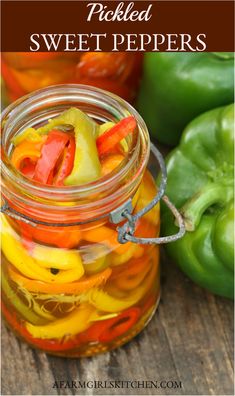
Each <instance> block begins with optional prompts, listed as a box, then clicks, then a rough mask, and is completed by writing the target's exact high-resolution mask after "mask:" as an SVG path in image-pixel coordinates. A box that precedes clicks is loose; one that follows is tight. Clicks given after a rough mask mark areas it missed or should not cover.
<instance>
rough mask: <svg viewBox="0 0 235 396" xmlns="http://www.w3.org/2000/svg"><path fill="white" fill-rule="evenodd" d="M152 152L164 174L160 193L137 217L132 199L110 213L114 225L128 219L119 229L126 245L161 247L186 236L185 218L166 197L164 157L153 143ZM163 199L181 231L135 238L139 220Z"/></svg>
mask: <svg viewBox="0 0 235 396" xmlns="http://www.w3.org/2000/svg"><path fill="white" fill-rule="evenodd" d="M151 152H152V153H153V155H154V156H155V158H156V159H157V161H158V163H159V166H160V169H161V173H162V178H161V182H160V186H159V189H158V193H157V195H156V196H155V197H154V199H153V200H152V201H151V202H150V203H149V204H148V205H147V206H146V207H145V208H143V209H141V210H140V211H139V212H138V213H136V214H135V215H132V212H133V207H132V203H131V199H129V200H128V201H126V202H125V203H124V204H123V205H122V206H119V207H118V208H117V209H115V210H113V211H112V212H111V213H110V216H109V219H110V221H111V223H113V224H118V223H120V222H121V221H123V220H124V219H127V222H126V223H124V224H123V225H122V226H121V227H118V228H117V231H118V242H119V243H122V244H124V243H126V242H133V243H138V244H144V245H146V244H154V243H155V244H158V245H159V244H164V243H169V242H174V241H176V240H177V239H180V238H182V237H183V236H184V234H185V224H184V220H183V217H182V216H181V214H180V212H179V211H178V210H177V209H176V207H175V206H174V205H173V203H172V202H171V201H170V200H169V198H168V197H167V196H166V195H165V190H166V184H167V170H166V165H165V161H164V159H163V156H162V154H161V153H160V151H159V150H158V149H157V148H156V147H155V146H154V144H153V143H151ZM161 199H162V200H163V201H164V202H165V204H166V205H167V206H168V208H169V209H170V211H171V212H172V213H173V215H174V217H175V219H176V223H177V226H178V227H179V231H178V232H177V233H176V234H174V235H169V236H166V237H160V238H140V237H135V236H134V233H135V228H136V222H137V220H139V219H140V218H141V217H142V216H144V215H145V214H146V213H147V212H149V211H150V210H151V209H152V208H153V207H154V206H155V205H157V203H158V202H159V201H160V200H161Z"/></svg>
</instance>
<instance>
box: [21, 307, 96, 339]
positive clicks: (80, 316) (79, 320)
mask: <svg viewBox="0 0 235 396" xmlns="http://www.w3.org/2000/svg"><path fill="white" fill-rule="evenodd" d="M93 313H94V308H93V307H92V306H90V305H88V304H82V305H80V307H79V308H78V309H76V310H75V311H73V312H72V313H71V314H69V315H67V316H66V317H64V318H62V319H58V320H55V321H54V322H51V323H49V324H46V325H43V326H35V325H33V324H31V323H28V322H26V325H25V326H26V329H27V330H28V332H29V333H30V334H31V335H32V336H33V337H34V338H42V339H51V338H62V337H66V336H74V335H76V334H79V333H81V332H82V331H85V330H86V329H87V328H88V327H89V325H90V320H89V318H90V317H91V315H92V314H93Z"/></svg>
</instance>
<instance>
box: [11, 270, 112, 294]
mask: <svg viewBox="0 0 235 396" xmlns="http://www.w3.org/2000/svg"><path fill="white" fill-rule="evenodd" d="M8 271H9V275H10V278H11V279H12V280H13V281H14V282H15V283H17V285H19V286H22V287H24V288H25V289H27V290H28V291H31V292H35V293H49V294H58V293H66V294H80V293H83V292H86V291H87V290H90V289H92V288H93V287H98V286H100V285H102V284H104V283H106V281H107V279H108V278H109V277H110V275H111V273H112V270H111V269H110V268H106V269H105V270H104V271H103V272H100V273H98V274H95V275H93V276H89V277H87V278H84V279H83V280H80V281H78V282H70V283H64V284H58V283H53V284H52V283H46V282H41V281H37V280H32V279H29V278H25V277H24V276H22V275H20V274H19V273H18V272H16V271H14V270H13V269H11V268H9V269H8Z"/></svg>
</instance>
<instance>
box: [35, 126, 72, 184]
mask: <svg viewBox="0 0 235 396" xmlns="http://www.w3.org/2000/svg"><path fill="white" fill-rule="evenodd" d="M68 141H69V136H68V134H66V133H64V132H61V131H58V130H56V129H53V130H52V131H51V132H50V133H49V134H48V137H47V140H46V142H45V143H44V145H43V147H42V150H41V157H40V158H39V160H38V162H37V165H36V167H35V172H34V177H33V180H35V181H38V182H40V183H44V184H49V183H51V182H52V180H53V173H54V169H55V167H56V164H57V162H58V160H59V159H60V157H61V155H62V154H63V151H64V149H65V147H66V145H67V143H68Z"/></svg>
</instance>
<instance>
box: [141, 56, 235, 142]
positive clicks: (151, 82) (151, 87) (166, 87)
mask: <svg viewBox="0 0 235 396" xmlns="http://www.w3.org/2000/svg"><path fill="white" fill-rule="evenodd" d="M233 87H234V54H233V53H230V52H212V53H210V52H201V53H199V52H198V53H192V52H188V53H182V52H181V53H180V52H175V53H169V52H168V53H167V52H158V53H154V52H152V53H151V52H149V53H146V54H145V57H144V73H143V81H142V84H141V89H140V94H139V98H138V103H137V105H138V109H139V111H140V113H141V114H142V116H143V118H144V120H145V122H146V123H147V125H148V127H149V131H150V134H152V136H154V137H155V138H156V139H157V140H158V141H160V142H162V143H166V144H168V145H171V146H172V145H176V144H177V143H178V141H179V138H180V135H181V133H182V131H183V129H184V128H185V127H186V125H187V124H188V123H189V122H190V121H191V120H193V119H194V118H195V117H196V116H198V115H199V114H201V113H204V112H205V111H207V110H211V109H214V108H216V107H219V106H224V105H227V104H229V103H231V102H232V101H233V96H234V90H233Z"/></svg>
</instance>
